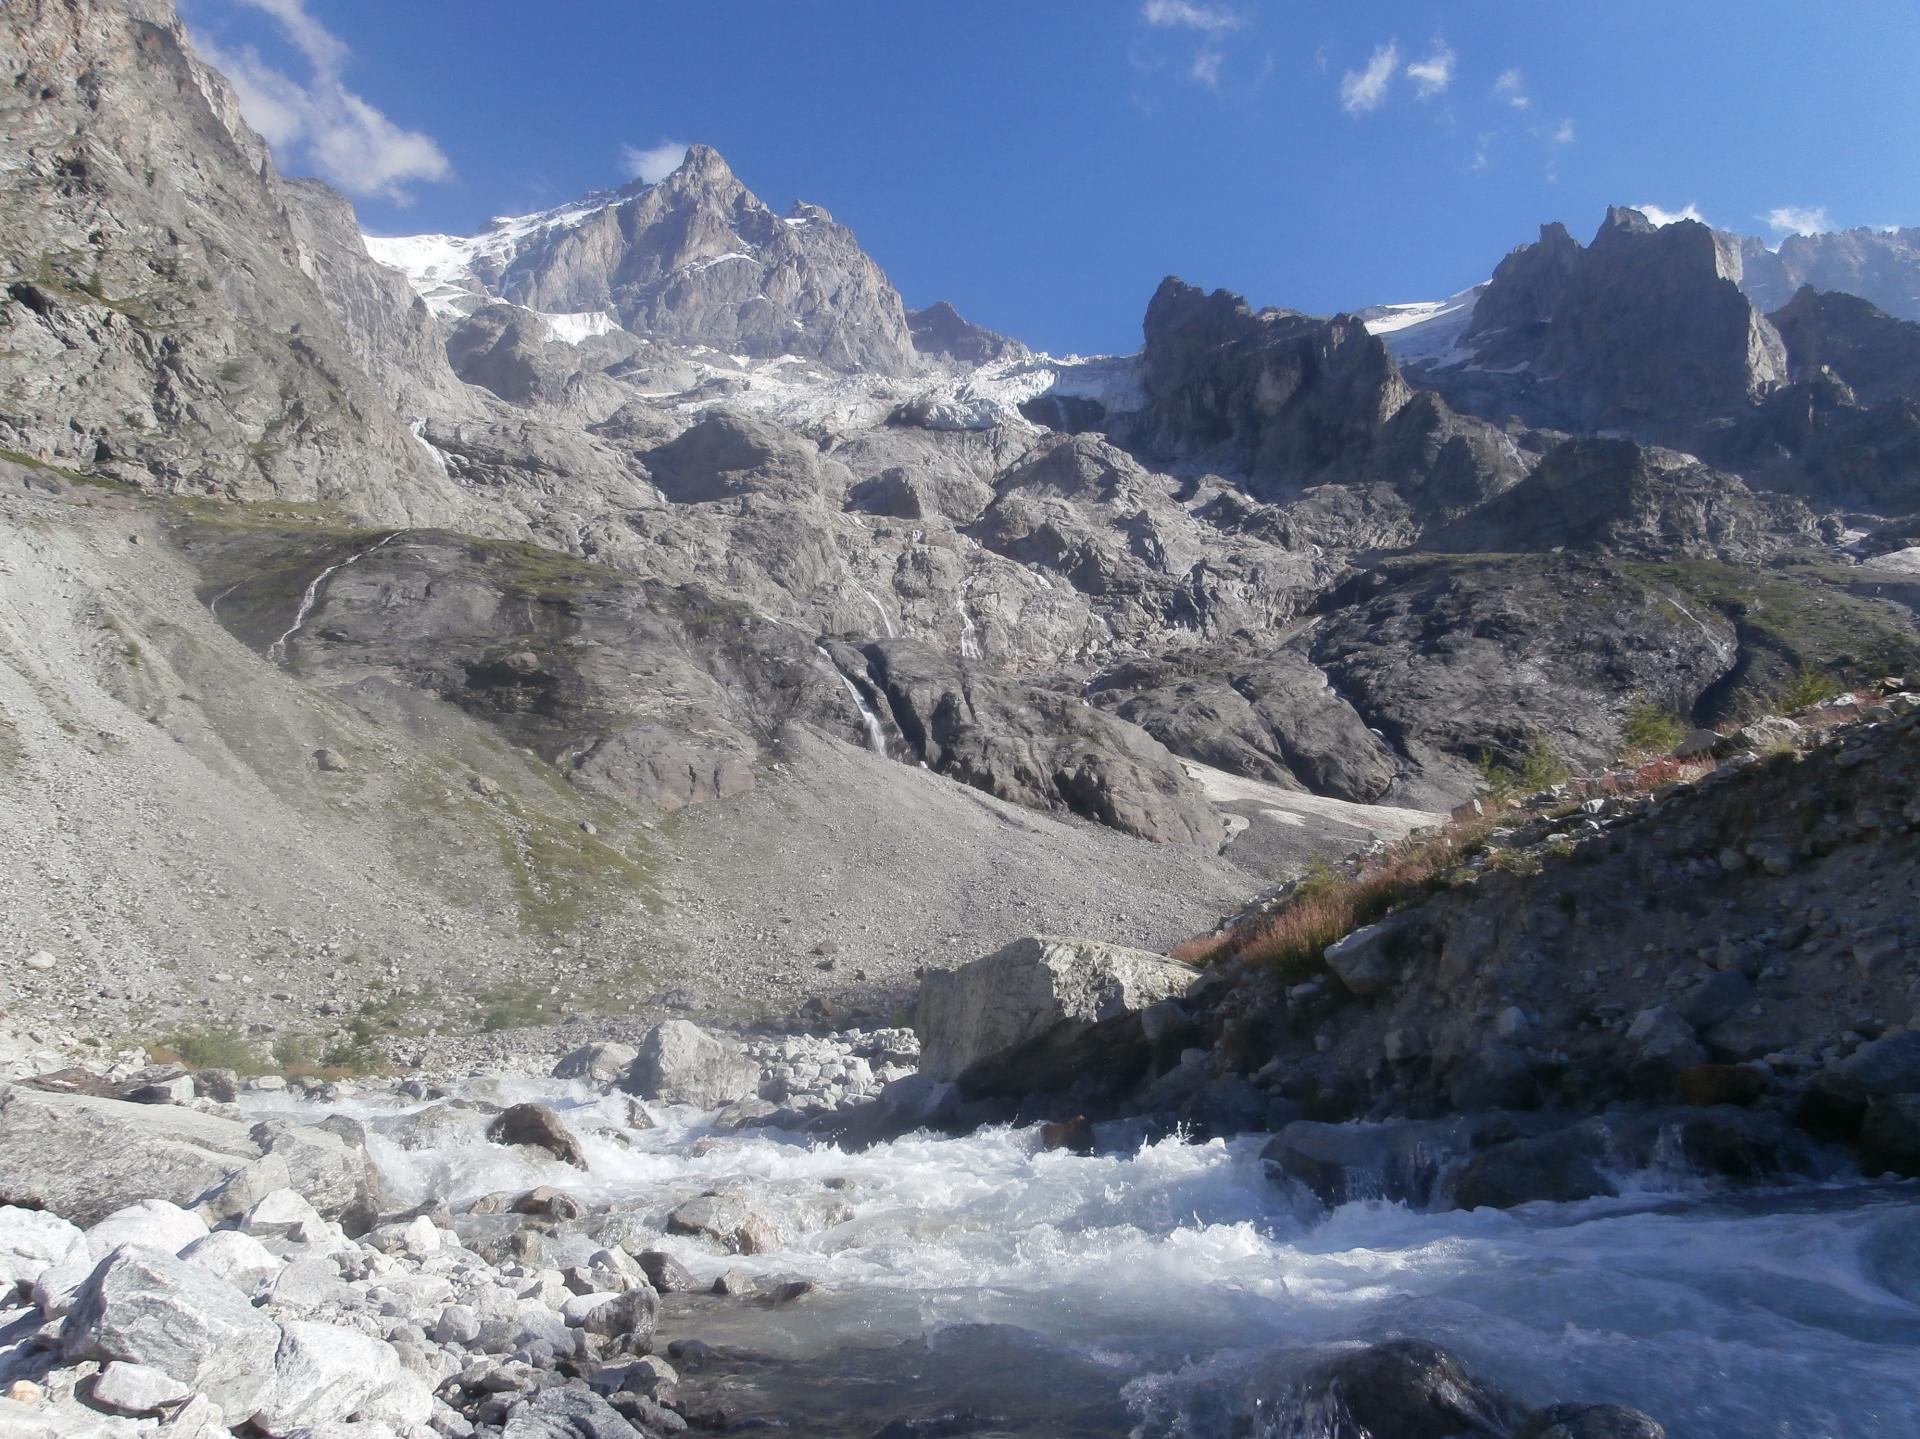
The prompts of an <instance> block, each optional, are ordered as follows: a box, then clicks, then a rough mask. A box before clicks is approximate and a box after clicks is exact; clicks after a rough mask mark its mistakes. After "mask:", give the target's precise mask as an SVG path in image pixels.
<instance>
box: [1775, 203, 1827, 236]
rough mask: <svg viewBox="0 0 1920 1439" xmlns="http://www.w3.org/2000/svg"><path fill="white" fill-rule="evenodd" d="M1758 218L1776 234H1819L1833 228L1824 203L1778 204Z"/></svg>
mask: <svg viewBox="0 0 1920 1439" xmlns="http://www.w3.org/2000/svg"><path fill="white" fill-rule="evenodd" d="M1760 218H1761V219H1763V220H1765V221H1766V222H1767V227H1768V228H1769V229H1771V230H1772V231H1773V232H1774V233H1775V234H1776V235H1821V234H1825V233H1826V232H1827V231H1829V230H1831V229H1833V228H1834V224H1833V220H1832V218H1831V217H1830V216H1829V215H1828V214H1827V207H1826V206H1825V205H1780V206H1777V207H1776V208H1774V209H1771V210H1769V211H1767V213H1766V214H1764V215H1762V216H1760Z"/></svg>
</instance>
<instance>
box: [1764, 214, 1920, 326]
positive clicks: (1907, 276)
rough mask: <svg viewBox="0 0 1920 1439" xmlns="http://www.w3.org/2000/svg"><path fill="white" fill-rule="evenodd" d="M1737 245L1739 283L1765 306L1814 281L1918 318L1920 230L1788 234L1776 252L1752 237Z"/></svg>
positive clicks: (1782, 300) (1771, 307)
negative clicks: (1740, 266) (1741, 272)
mask: <svg viewBox="0 0 1920 1439" xmlns="http://www.w3.org/2000/svg"><path fill="white" fill-rule="evenodd" d="M1739 245H1740V254H1741V259H1742V262H1743V270H1744V273H1743V274H1742V276H1741V286H1742V288H1743V289H1745V290H1746V292H1747V293H1748V294H1749V295H1751V296H1752V297H1753V302H1754V304H1756V305H1758V306H1759V307H1760V308H1761V309H1762V310H1764V311H1768V312H1771V311H1773V310H1776V309H1778V308H1779V307H1780V306H1782V305H1784V304H1786V303H1787V302H1788V301H1789V300H1791V299H1792V298H1793V296H1794V294H1795V292H1797V291H1798V290H1800V289H1801V288H1802V287H1803V286H1807V285H1811V286H1812V287H1813V288H1814V289H1816V290H1840V291H1844V292H1845V293H1847V294H1849V295H1858V296H1860V297H1861V298H1862V299H1864V300H1868V301H1871V302H1872V303H1873V304H1875V305H1877V306H1879V307H1880V308H1881V309H1882V310H1885V311H1886V312H1887V313H1888V314H1889V315H1897V316H1899V317H1900V318H1901V319H1903V320H1920V229H1914V228H1912V227H1908V228H1905V229H1897V230H1869V229H1864V228H1861V229H1853V230H1835V231H1831V232H1829V233H1827V234H1823V235H1789V236H1787V237H1786V239H1784V240H1782V241H1781V242H1780V247H1779V249H1778V250H1777V251H1774V250H1769V249H1768V248H1767V246H1766V244H1765V242H1763V241H1761V240H1757V239H1754V238H1752V237H1750V236H1749V237H1746V238H1744V239H1741V240H1740V241H1739Z"/></svg>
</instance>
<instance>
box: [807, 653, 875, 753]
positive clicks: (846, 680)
mask: <svg viewBox="0 0 1920 1439" xmlns="http://www.w3.org/2000/svg"><path fill="white" fill-rule="evenodd" d="M814 648H815V649H817V650H819V651H820V656H821V658H822V659H824V660H826V662H827V664H828V666H829V667H830V668H831V669H832V670H833V672H834V674H836V675H838V676H839V678H840V683H841V684H843V685H845V686H846V687H847V693H848V694H850V695H852V696H853V707H854V708H855V709H857V710H859V711H860V728H861V730H862V731H863V732H864V733H865V734H866V737H867V748H868V749H870V750H872V751H873V752H874V753H875V754H878V755H884V754H885V753H886V752H887V732H886V729H885V728H884V727H883V726H882V725H881V723H880V716H879V715H877V714H875V713H874V712H873V706H871V705H869V704H868V703H867V697H866V696H865V695H863V694H862V693H860V686H859V685H857V684H855V683H854V682H853V680H852V678H851V677H850V676H849V675H848V674H847V673H846V672H845V671H844V670H842V669H841V668H840V666H839V665H838V664H835V663H834V658H833V655H832V653H831V652H830V651H829V650H828V649H827V647H826V646H825V645H815V646H814Z"/></svg>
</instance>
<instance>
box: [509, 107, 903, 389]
mask: <svg viewBox="0 0 1920 1439" xmlns="http://www.w3.org/2000/svg"><path fill="white" fill-rule="evenodd" d="M471 278H472V280H473V281H474V282H475V283H477V284H478V285H479V286H481V287H483V288H484V289H485V290H486V291H488V292H490V293H492V294H495V295H498V296H500V297H502V298H504V299H507V300H511V301H513V302H514V303H516V304H519V305H524V306H527V307H528V308H530V309H534V310H540V311H543V312H547V313H559V314H578V313H582V312H590V311H609V310H610V311H612V313H613V314H614V315H616V316H617V317H618V318H619V321H620V323H621V324H622V325H624V326H625V327H626V328H627V329H629V330H632V331H635V332H636V333H640V334H646V335H652V336H656V337H660V338H664V339H669V340H673V341H675V342H678V343H681V344H686V345H711V346H713V347H714V348H716V349H719V350H722V351H725V352H729V353H744V354H747V355H752V356H759V357H766V356H771V355H803V356H808V357H811V358H815V359H819V360H822V361H824V362H825V363H827V364H829V365H833V366H837V367H839V368H842V369H865V370H873V371H877V372H879V373H881V374H889V375H901V374H908V373H911V372H913V371H914V370H916V369H918V368H919V366H920V364H921V360H920V356H919V353H918V352H917V351H916V350H915V348H914V343H913V335H912V333H911V331H910V330H909V328H908V325H907V317H906V312H905V309H904V307H903V306H902V305H901V303H900V296H899V294H898V293H897V292H896V291H895V290H894V288H893V286H892V285H891V284H890V283H889V282H888V281H887V277H886V276H885V275H884V274H883V273H881V270H880V267H879V266H877V265H876V264H874V262H873V261H872V260H871V259H870V258H869V257H868V256H867V255H866V253H865V252H864V251H862V250H861V249H860V246H859V244H858V242H857V241H856V240H855V239H854V237H853V234H852V232H851V231H849V230H848V229H846V228H845V227H844V226H842V225H838V224H836V223H834V220H833V217H832V216H831V215H829V214H828V213H827V212H826V211H825V210H823V209H821V208H820V207H819V206H818V205H795V206H794V208H793V210H792V212H791V213H789V214H788V215H786V216H784V217H783V216H779V215H776V214H774V212H773V211H772V210H770V209H768V208H767V207H766V206H765V205H764V204H762V203H761V202H760V200H759V199H758V198H757V197H755V196H754V195H753V194H752V192H750V191H749V190H748V189H747V188H746V186H744V185H742V184H741V183H740V181H739V180H738V179H737V178H735V176H734V174H733V172H732V171H731V170H729V169H728V168H727V163H726V161H725V160H723V159H721V158H720V155H719V154H718V153H717V152H716V151H714V150H713V149H711V148H709V147H708V146H705V145H694V146H692V147H690V148H689V149H688V151H687V156H686V159H685V160H684V161H683V162H682V163H681V165H680V167H679V169H677V170H675V171H674V172H673V173H672V174H671V175H669V176H668V177H667V178H666V179H664V180H662V181H660V182H659V183H658V184H654V185H644V184H639V183H635V184H633V185H629V186H627V187H626V188H624V189H621V190H617V191H611V192H606V193H603V194H600V195H594V196H588V197H586V198H585V199H584V200H581V201H579V202H576V203H575V204H574V205H571V206H568V207H566V208H565V210H564V211H563V212H556V214H555V216H553V217H543V223H540V224H538V225H535V226H532V227H529V229H528V231H527V232H526V233H522V234H521V235H520V236H519V237H518V238H517V239H513V240H510V241H508V242H507V243H504V244H498V245H489V246H487V247H485V252H484V253H483V255H482V256H481V257H480V258H479V259H478V260H477V261H476V263H475V264H474V267H473V271H472V276H471Z"/></svg>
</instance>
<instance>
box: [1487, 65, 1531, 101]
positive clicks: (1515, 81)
mask: <svg viewBox="0 0 1920 1439" xmlns="http://www.w3.org/2000/svg"><path fill="white" fill-rule="evenodd" d="M1493 98H1494V99H1496V100H1504V101H1506V102H1507V104H1509V105H1511V106H1513V108H1514V109H1516V110H1527V109H1531V108H1532V107H1533V97H1532V96H1531V95H1529V94H1527V81H1526V77H1525V76H1524V75H1522V74H1521V73H1520V72H1519V71H1518V70H1502V71H1501V72H1500V78H1499V79H1497V80H1495V81H1494V82H1493Z"/></svg>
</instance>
